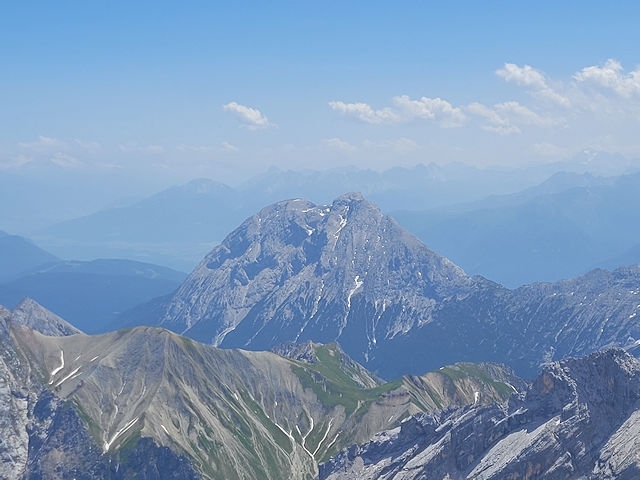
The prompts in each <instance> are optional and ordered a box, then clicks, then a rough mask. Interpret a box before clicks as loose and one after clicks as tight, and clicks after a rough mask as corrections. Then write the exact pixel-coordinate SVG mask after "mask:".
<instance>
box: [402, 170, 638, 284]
mask: <svg viewBox="0 0 640 480" xmlns="http://www.w3.org/2000/svg"><path fill="white" fill-rule="evenodd" d="M639 204H640V174H633V175H625V176H621V177H614V178H602V177H592V176H589V175H568V174H562V175H556V176H554V177H552V178H550V179H549V180H548V181H547V182H545V183H543V184H542V185H540V186H538V187H535V188H532V189H528V190H525V191H523V192H520V193H517V194H512V195H506V196H494V197H491V198H488V199H486V200H484V201H481V202H475V203H472V204H468V205H460V206H458V207H456V208H449V209H437V210H433V209H432V210H430V211H423V212H415V211H414V212H410V211H404V212H394V213H393V216H394V218H396V219H397V220H398V221H399V222H400V224H402V225H403V226H404V227H405V228H407V229H408V230H410V231H411V232H413V233H415V234H416V235H417V236H418V237H420V238H421V239H422V240H423V241H425V242H426V243H427V244H428V245H429V246H430V247H431V248H433V249H435V250H437V251H438V252H440V253H442V254H443V255H445V256H447V257H448V258H450V259H452V260H453V261H455V262H456V263H457V264H458V265H460V266H462V267H463V268H464V269H465V270H466V271H468V272H470V273H472V274H481V275H483V276H485V277H487V278H490V279H492V280H495V281H498V282H500V283H503V284H505V285H507V286H509V287H517V286H520V285H523V284H525V283H531V282H533V281H540V280H545V281H552V280H557V279H561V278H571V277H574V276H576V275H579V274H582V273H585V272H586V271H587V270H589V269H591V268H595V267H608V268H617V267H619V266H623V265H629V264H632V263H640V211H639V210H638V208H636V206H637V205H639Z"/></svg>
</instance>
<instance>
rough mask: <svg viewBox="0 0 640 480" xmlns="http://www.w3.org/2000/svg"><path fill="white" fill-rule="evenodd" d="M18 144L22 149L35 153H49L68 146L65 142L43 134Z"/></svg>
mask: <svg viewBox="0 0 640 480" xmlns="http://www.w3.org/2000/svg"><path fill="white" fill-rule="evenodd" d="M18 145H19V146H20V147H21V148H23V149H26V150H30V151H32V152H36V153H50V152H54V151H58V150H65V149H66V148H68V147H67V144H66V142H63V141H62V140H58V139H57V138H52V137H46V136H44V135H40V136H38V138H37V139H36V140H34V141H32V142H23V143H19V144H18Z"/></svg>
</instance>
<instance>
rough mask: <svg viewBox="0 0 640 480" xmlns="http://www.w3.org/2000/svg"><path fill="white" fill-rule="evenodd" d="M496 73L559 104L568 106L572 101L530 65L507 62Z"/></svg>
mask: <svg viewBox="0 0 640 480" xmlns="http://www.w3.org/2000/svg"><path fill="white" fill-rule="evenodd" d="M496 75H498V76H499V77H502V78H504V79H505V81H507V82H513V83H515V84H516V85H521V86H524V87H528V88H529V89H530V90H531V91H532V92H533V93H534V94H536V95H538V96H540V97H542V98H545V99H547V100H550V101H552V102H554V103H557V104H558V105H562V106H564V107H568V106H569V105H570V103H571V102H570V101H569V99H568V98H567V97H565V96H563V95H561V94H560V93H558V92H556V91H555V90H554V89H553V88H551V86H549V84H548V82H547V80H546V78H545V76H544V75H543V74H542V73H541V72H540V71H539V70H536V69H535V68H533V67H531V66H530V65H525V66H524V67H519V66H518V65H516V64H515V63H505V64H504V67H503V68H501V69H499V70H496Z"/></svg>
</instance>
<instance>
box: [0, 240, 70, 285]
mask: <svg viewBox="0 0 640 480" xmlns="http://www.w3.org/2000/svg"><path fill="white" fill-rule="evenodd" d="M57 260H59V259H58V258H57V257H55V256H54V255H52V254H51V253H49V252H47V251H45V250H43V249H42V248H40V247H38V246H37V245H35V244H34V243H33V242H31V241H29V240H27V239H26V238H24V237H21V236H18V235H9V234H8V233H5V232H3V231H0V282H4V281H8V280H11V279H13V278H16V277H17V276H20V275H21V274H23V273H25V272H27V271H29V270H30V269H32V268H34V267H37V266H40V265H42V264H45V263H51V262H55V261H57Z"/></svg>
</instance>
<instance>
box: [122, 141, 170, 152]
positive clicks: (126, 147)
mask: <svg viewBox="0 0 640 480" xmlns="http://www.w3.org/2000/svg"><path fill="white" fill-rule="evenodd" d="M118 148H119V149H120V151H121V152H125V153H142V154H144V155H161V154H163V153H164V152H165V148H164V147H163V146H162V145H138V144H136V143H125V144H121V145H119V146H118Z"/></svg>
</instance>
